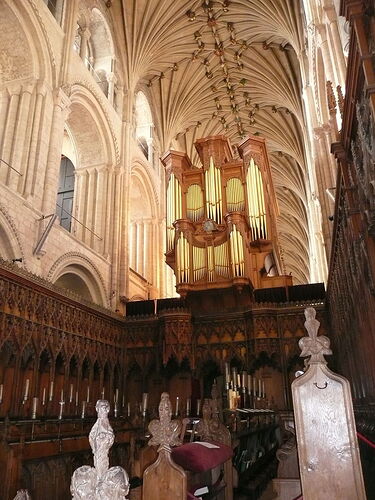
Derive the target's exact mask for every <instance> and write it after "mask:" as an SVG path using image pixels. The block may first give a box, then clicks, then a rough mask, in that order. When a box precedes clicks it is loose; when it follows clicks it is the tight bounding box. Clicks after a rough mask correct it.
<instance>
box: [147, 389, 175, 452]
mask: <svg viewBox="0 0 375 500" xmlns="http://www.w3.org/2000/svg"><path fill="white" fill-rule="evenodd" d="M171 417H172V405H171V402H170V400H169V394H168V393H167V392H163V394H162V395H161V398H160V403H159V418H160V420H151V422H150V423H149V425H148V430H149V431H150V433H151V435H152V437H151V439H150V440H149V442H148V444H149V446H157V445H159V450H161V449H170V447H171V446H179V445H180V444H181V439H180V438H179V434H180V428H181V422H180V421H179V420H171ZM159 450H158V451H159Z"/></svg>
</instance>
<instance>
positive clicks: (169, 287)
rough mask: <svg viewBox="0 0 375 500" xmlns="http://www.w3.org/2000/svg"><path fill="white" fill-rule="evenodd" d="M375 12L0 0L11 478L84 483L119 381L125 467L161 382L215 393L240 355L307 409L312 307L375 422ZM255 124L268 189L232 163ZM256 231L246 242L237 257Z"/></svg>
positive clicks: (265, 3)
mask: <svg viewBox="0 0 375 500" xmlns="http://www.w3.org/2000/svg"><path fill="white" fill-rule="evenodd" d="M374 10H375V5H374V2H373V0H355V1H354V0H341V1H340V0H220V1H216V0H212V1H211V0H210V1H209V0H202V1H200V2H196V1H193V0H174V1H172V0H148V1H146V2H145V1H143V0H131V1H125V0H110V1H104V0H77V1H68V0H48V1H47V0H0V195H1V196H0V290H1V294H0V322H1V328H0V429H1V431H0V432H1V435H2V438H3V439H2V440H1V446H0V462H1V464H2V467H1V477H2V479H3V480H2V481H0V497H1V498H13V496H14V495H15V493H16V491H17V489H19V488H21V487H24V488H28V489H29V490H30V491H31V492H32V498H37V499H38V498H40V499H42V498H49V499H52V498H56V499H64V498H67V497H68V496H69V493H68V492H69V480H70V479H69V478H70V475H71V473H72V471H73V470H74V469H75V468H76V467H77V466H79V465H80V464H83V463H87V462H88V461H89V447H88V442H87V439H86V436H87V434H88V429H89V428H90V425H91V424H92V420H93V416H94V406H93V401H94V400H96V399H97V398H98V397H100V396H102V395H103V394H104V396H105V397H107V398H108V399H110V400H111V401H113V400H114V398H115V399H116V404H117V405H118V407H119V409H118V412H119V418H117V419H114V427H115V431H116V439H117V444H116V446H115V448H114V451H113V455H114V461H116V464H123V465H124V464H125V466H126V467H128V464H129V457H130V455H129V454H130V447H129V441H130V436H131V433H130V431H129V421H130V418H128V417H129V415H131V416H134V414H135V413H136V412H137V411H138V409H139V402H140V401H141V399H142V394H143V393H148V395H149V396H148V397H149V399H148V405H149V412H150V415H151V413H152V410H153V408H155V407H156V405H157V402H158V401H159V397H160V394H161V392H162V391H163V390H168V391H169V392H170V395H171V399H172V400H173V401H175V400H176V398H177V397H179V398H180V402H181V404H184V405H186V401H187V400H189V399H191V398H195V403H194V404H196V400H197V399H200V398H203V397H206V396H207V394H208V393H209V391H210V386H211V384H212V382H213V381H214V379H217V380H220V377H222V376H223V374H224V367H225V364H226V363H229V364H230V365H231V366H232V368H236V369H237V370H238V371H247V372H248V373H249V374H251V375H252V377H254V379H257V380H259V381H261V382H262V384H263V385H262V386H261V387H262V388H263V392H265V393H266V394H267V404H268V405H269V406H271V407H272V408H274V409H275V410H291V409H292V402H291V393H290V384H291V382H292V380H293V378H294V373H295V372H296V371H297V370H299V369H302V368H303V362H302V361H301V359H300V358H299V349H298V339H299V338H300V337H301V336H303V335H304V326H303V322H304V319H303V309H304V307H305V306H306V305H313V306H314V307H315V308H316V310H317V313H318V318H319V321H320V322H321V333H324V334H326V335H327V336H329V337H330V338H331V343H332V348H333V351H334V357H333V362H332V363H333V365H334V366H335V368H336V370H337V371H338V372H340V373H341V374H343V375H344V376H346V377H347V378H348V379H349V381H350V384H351V389H352V394H353V400H354V404H355V409H356V412H357V415H360V418H362V419H364V420H366V419H367V420H366V421H373V418H374V414H373V408H374V406H373V405H374V403H375V389H374V388H375V365H374V363H373V360H374V357H375V326H374V324H375V321H374V320H375V230H374V227H375V193H374V185H375V171H374V160H375V132H374V131H375V127H374V123H375V97H374V96H375V93H374V92H375V91H374V89H375V71H374V67H375V64H374V46H375V42H374V39H375V38H374V33H375V17H374ZM218 137H219V139H217V141H219V142H220V140H223V141H226V144H227V145H226V146H225V148H228V151H229V153H228V154H227V156H226V157H225V158H226V160H225V163H227V164H228V165H229V164H230V167H228V172H229V170H230V169H231V170H230V172H232V174H230V175H229V173H228V174H225V175H226V177H225V175H224V173H223V177H222V182H223V184H222V186H221V185H220V195H219V194H217V193H219V187H218V184H215V182H219V181H213V182H214V184H215V186H214V188H213V191H215V190H216V191H215V193H216V194H215V195H211V196H214V199H213V201H212V200H211V201H209V200H208V195H207V205H204V206H205V207H206V208H204V206H203V201H202V204H201V205H199V203H200V202H199V200H200V199H202V200H203V196H206V195H203V194H202V193H203V188H202V190H201V188H200V186H201V184H202V185H203V184H204V182H206V184H207V181H204V179H205V178H206V177H207V176H209V175H210V174H209V173H208V172H209V169H210V168H211V166H210V165H211V163H212V165H213V166H212V169H213V171H216V170H219V169H218V168H216V169H215V168H214V167H215V165H214V162H218V161H219V160H218V158H219V156H220V155H219V153H217V151H216V150H215V151H216V152H215V151H214V150H210V153H209V155H211V160H210V159H208V160H207V158H208V156H205V154H206V153H204V152H203V153H202V151H203V149H204V147H205V146H203V145H202V144H203V142H202V141H201V140H203V138H218ZM220 138H221V139H220ZM224 138H225V139H224ZM248 138H250V139H249V140H250V142H251V140H252V139H251V138H253V143H254V144H255V143H257V142H259V143H262V144H263V143H264V144H265V148H266V149H265V151H266V153H264V155H266V157H267V159H266V160H264V161H265V163H264V165H263V164H262V165H260V164H259V161H258V160H257V159H256V158H259V156H258V157H256V156H254V158H255V160H254V161H255V163H256V162H257V161H258V165H255V167H254V168H255V169H256V172H258V169H257V167H259V172H260V173H257V174H254V175H255V176H256V175H258V176H260V179H261V180H262V178H263V184H262V182H261V181H259V185H258V187H257V188H256V189H255V188H250V187H249V186H251V182H250V181H248V180H247V179H248V176H247V174H245V173H243V177H242V183H241V182H238V181H239V178H241V175H242V174H241V175H240V174H238V177H237V178H236V177H235V176H236V175H237V174H233V172H234V171H235V169H236V168H237V169H240V167H239V165H240V163H241V161H242V160H243V159H244V161H245V160H246V158H247V156H246V155H247V152H246V147H247V146H246V144H247V142H246V141H247V140H248ZM210 140H211V139H210ZM215 140H216V139H215ZM200 141H201V142H200ZM215 147H216V146H215ZM223 147H224V146H223ZM225 148H224V149H225ZM212 151H214V152H212ZM220 154H221V153H220ZM262 154H263V153H262ZM207 155H208V153H207ZM215 155H216V156H215ZM262 158H263V159H264V158H265V156H263V157H262ZM161 159H162V160H161ZM206 160H207V161H208V163H207V165H206V163H205V162H206ZM210 161H211V163H210ZM220 161H221V160H220ZM246 161H247V160H246ZM249 161H250V160H249ZM173 162H174V163H173ZM216 166H217V164H216ZM225 168H227V167H225ZM241 168H242V167H241ZM247 168H248V167H247V166H246V169H247ZM249 170H250V167H249V169H248V171H249ZM187 171H189V172H190V173H189V172H187ZM254 171H255V170H254ZM223 172H224V170H223ZM243 172H245V170H244V171H243ZM203 173H204V174H205V176H206V177H205V176H204V175H203ZM189 175H190V177H191V178H193V177H194V175H195V177H194V181H191V182H190V181H189V182H190V184H189V182H188V181H187V180H186V179H188V178H189ZM215 175H216V174H215ZM217 175H219V174H217ZM249 175H250V174H249ZM230 176H232V177H230ZM262 176H263V177H262ZM267 176H268V177H267ZM255 178H257V179H259V177H253V179H255ZM215 179H216V177H215ZM220 182H221V181H220ZM254 182H255V181H254ZM257 182H258V181H257ZM200 183H201V184H200ZM172 184H173V186H172ZM207 185H208V184H207ZM229 185H231V186H234V185H236V186H237V188H236V189H237V191H236V190H234V191H233V193H234V194H233V193H232V194H230V195H229V194H227V193H228V192H229V187H228V186H229ZM263 185H264V191H263ZM170 186H172V187H173V193H174V195H175V193H177V194H180V195H181V197H180V199H181V200H183V201H181V206H180V202H179V201H178V202H176V201H175V200H177V199H178V198H175V199H174V201H172V202H171V199H172V198H169V197H168V196H167V191H168V189H169V187H170ZM192 186H193V187H192ZM259 186H261V187H259ZM211 187H212V186H211ZM221 188H222V191H221ZM171 189H172V188H171ZM251 189H252V191H251ZM260 189H262V192H260V191H259V190H260ZM178 190H180V191H178ZM249 190H250V191H251V193H252V194H253V195H254V196H255V195H256V196H258V198H259V199H262V200H263V202H262V203H265V205H266V206H267V213H262V214H260V215H259V214H258V215H256V217H259V219H257V221H258V222H257V223H256V224H264V225H263V226H262V237H257V238H255V237H254V238H253V241H250V236H248V235H249V234H250V232H251V231H252V230H253V229H254V228H253V226H251V224H250V226H251V227H250V226H249V227H250V229H249V228H248V229H247V230H245V229H244V227H245V226H244V224H245V223H242V222H239V221H240V215H239V212H240V211H241V210H242V211H243V212H244V213H245V212H246V210H248V211H251V210H252V208H251V203H252V202H251V196H250V195H249V197H248V198H246V199H245V194H244V193H248V192H249ZM171 192H172V191H171ZM221 192H222V193H224V194H223V199H221V198H220V196H221ZM192 193H193V194H192ZM194 193H195V194H194ZM239 193H242V194H239ZM263 193H264V196H263ZM176 196H177V195H176ZM241 196H242V198H241ZM189 197H190V198H189ZM201 197H202V198H201ZM215 197H216V198H215ZM263 198H264V199H263ZM185 200H188V201H185ZM189 200H190V201H189ZM197 200H198V201H197ZM189 203H190V205H189ZM221 203H222V204H223V205H220V207H221V206H229V205H230V203H232V205H231V206H235V204H236V203H237V204H239V205H238V206H241V207H243V208H242V209H241V210H240V209H239V208H236V209H233V210H232V211H233V212H236V213H235V215H233V214H232V215H233V216H232V215H231V214H228V213H223V214H222V219H220V220H219V219H218V220H216V221H215V216H214V215H212V216H209V215H208V212H205V210H207V211H208V210H213V209H212V207H213V206H215V207H216V205H217V206H218V205H219V204H221ZM215 204H216V205H215ZM209 207H211V208H209ZM269 207H271V208H269ZM268 209H269V210H270V211H269V212H268ZM189 210H190V212H189ZM215 210H216V208H215ZM220 210H221V208H220ZM200 211H201V212H200ZM230 211H231V210H230V209H228V212H230ZM193 212H194V215H193V216H191V217H190V216H189V215H186V216H185V214H186V213H190V214H191V213H193ZM212 213H213V212H212ZM168 214H172V215H173V214H174V215H175V216H174V217H172V216H171V217H172V218H169V215H168ZM182 214H184V216H183V215H182ZM197 214H198V215H197ZM199 214H201V215H199ZM189 217H190V219H189ZM236 217H237V218H236ZM241 217H242V216H241ZM244 217H245V216H244ZM249 217H250V219H248V220H251V217H252V215H251V213H250V215H249ZM254 217H255V215H254ZM261 217H263V218H264V221H263V219H262V221H263V222H259V220H260V218H261ZM241 220H242V219H241ZM243 220H245V219H243ZM254 220H255V219H254ZM266 223H267V224H266ZM241 224H242V225H241ZM266 225H267V228H268V231H269V233H268V234H271V235H272V237H270V236H267V237H266V236H265V234H266ZM254 227H255V226H254ZM257 227H258V229H259V227H260V226H259V225H258V226H257ZM236 228H238V232H237V229H236ZM194 231H195V232H194ZM220 231H222V233H220ZM226 231H228V241H226V240H225V241H224V239H223V238H224V236H223V238H222V239H220V238H221V236H220V235H221V234H224V233H225V232H226ZM246 231H247V232H246ZM249 231H250V232H249ZM259 231H260V230H259ZM234 234H236V236H233V235H234ZM259 234H260V233H259ZM167 235H172V237H171V238H172V239H171V241H172V240H173V242H176V254H174V253H173V251H174V250H173V251H172V248H171V247H168V239H167ZM246 235H247V236H248V238H249V239H248V240H247V239H246V238H247V236H246ZM168 237H169V236H168ZM215 238H216V240H215ZM234 238H237V240H236V241H237V242H238V241H241V242H242V243H243V248H242V247H241V250H240V249H238V252H240V251H241V252H242V251H243V252H245V254H246V252H248V256H247V254H246V255H245V256H244V257H243V259H242V260H241V256H240V253H238V254H237V257H238V259H239V261H238V262H237V263H234V262H231V264H232V266H233V268H231V267H230V264H229V263H228V266H227V268H225V269H224V267H225V266H224V265H223V262H224V260H225V258H226V257H225V256H226V255H227V254H226V253H225V252H229V250H228V249H231V248H232V247H231V246H230V245H233V244H234V243H233V241H234ZM214 240H215V241H216V243H212V242H213V241H214ZM197 242H198V243H197ZM208 242H211V243H208ZM217 242H219V243H217ZM211 244H212V246H210V245H211ZM179 245H180V246H179ZM182 245H185V247H184V248H190V250H189V252H190V253H189V255H190V256H193V255H194V256H195V257H196V258H197V259H198V257H199V259H201V262H203V261H204V262H205V263H204V265H203V264H202V269H203V267H204V268H207V275H205V276H206V278H204V279H202V280H201V281H200V285H199V286H198V287H196V286H195V284H194V283H192V281H193V279H192V278H189V279H190V281H189V279H188V278H187V276H193V275H194V276H198V277H199V276H201V275H200V274H199V273H200V272H201V267H199V264H194V263H193V260H192V259H193V257H189V258H190V260H189V258H188V256H187V253H186V254H182V253H180V254H179V253H178V252H179V251H181V252H182V250H178V248H181V246H182ZM189 245H190V246H189ZM194 245H195V246H194ZM219 245H220V248H221V249H219ZM209 248H211V249H212V253H210V250H209ZM233 248H234V247H233ZM236 248H237V247H236ZM238 248H239V247H238ZM243 249H244V250H243ZM236 251H237V250H236ZM205 252H206V253H205ZM181 255H184V257H183V258H182V257H181ZM210 255H213V256H214V257H210ZM260 255H261V257H260ZM197 256H198V257H197ZM203 256H204V257H203ZM195 257H194V258H195ZM213 258H215V259H216V263H215V264H212V266H213V267H212V268H210V265H211V264H210V262H211V261H210V259H213ZM219 259H222V261H220V262H219ZM246 259H248V260H246ZM166 262H168V264H169V265H167V263H166ZM187 262H189V264H187ZM228 262H229V261H228ZM250 264H251V265H250ZM235 265H238V269H242V267H241V266H244V268H246V269H247V268H248V269H249V270H250V271H249V276H258V278H259V279H258V278H257V279H258V281H256V280H254V279H253V278H251V279H247V278H246V279H245V280H243V279H242V278H243V276H242V274H241V273H242V271H241V273H240V272H239V271H238V273H239V274H238V275H236V274H235V273H236V272H237V271H234V268H235ZM181 266H182V267H181ZM183 266H185V267H183ZM188 266H191V270H190V267H189V269H188ZM215 266H217V267H215ZM219 266H221V267H220V272H219V271H217V269H219ZM246 266H248V267H246ZM210 269H211V270H212V269H213V271H212V273H213V274H215V273H216V277H217V278H218V279H217V282H218V283H219V285H220V286H219V285H217V286H216V285H214V284H213V283H214V281H215V279H211V281H210V279H209V278H207V276H208V274H209V272H210ZM223 269H224V271H223ZM189 273H190V274H189ZM220 273H221V275H220ZM225 273H227V274H225ZM231 273H232V274H233V275H232V274H231ZM182 274H183V275H184V278H183V280H185V282H183V286H181V283H182V281H183V280H182V278H181V276H182ZM219 275H220V277H218V276H219ZM224 275H225V278H224V277H223V276H224ZM229 276H231V279H232V278H233V279H232V281H231V282H230V283H229V281H230V279H229V278H228V277H229ZM176 277H177V281H176ZM227 278H228V279H229V281H228V279H227ZM234 278H236V279H234ZM194 279H195V278H194ZM181 280H182V281H181ZM225 280H226V281H225ZM187 281H189V283H186V282H187ZM197 281H199V279H198V278H197ZM176 289H177V290H179V291H180V292H181V296H179V295H178V294H177V292H176ZM35 398H37V400H36V401H37V402H36V403H34V402H33V401H35ZM61 401H63V403H64V404H63V405H61V404H60V403H61ZM83 403H84V405H83ZM35 404H36V405H37V407H36V414H34V418H33V419H32V420H33V422H32V424H31V423H30V418H31V416H32V414H33V410H35V408H34V407H33V405H35ZM83 408H84V409H83ZM61 411H62V412H63V414H62V416H63V418H60V419H59V418H58V416H59V413H60V412H61ZM34 413H35V412H34ZM82 413H83V417H84V418H83V417H82ZM128 413H129V415H128ZM133 423H134V422H133ZM134 425H135V424H134ZM370 427H371V426H370ZM371 429H372V432H374V429H373V427H372V428H371ZM371 429H370V430H371ZM57 436H59V437H61V436H65V437H64V439H65V441H62V440H61V439H60V438H59V439H58V438H57ZM34 441H35V442H34ZM25 443H26V444H25ZM62 443H64V444H62ZM64 447H65V448H64ZM47 474H49V475H50V477H51V478H52V479H51V481H50V485H49V486H48V488H49V489H48V492H47V493H46V492H45V488H46V486H45V484H44V478H45V477H46V475H47ZM43 492H44V493H43ZM45 495H47V496H45Z"/></svg>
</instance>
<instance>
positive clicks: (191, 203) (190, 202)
mask: <svg viewBox="0 0 375 500" xmlns="http://www.w3.org/2000/svg"><path fill="white" fill-rule="evenodd" d="M203 215H204V205H203V193H202V189H201V187H200V186H199V185H198V184H191V185H190V186H189V188H188V191H187V195H186V216H187V218H188V219H190V220H192V221H193V222H196V221H198V220H199V219H201V218H202V217H203Z"/></svg>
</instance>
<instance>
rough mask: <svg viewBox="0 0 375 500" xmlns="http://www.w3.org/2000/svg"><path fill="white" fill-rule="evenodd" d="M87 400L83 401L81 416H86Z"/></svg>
mask: <svg viewBox="0 0 375 500" xmlns="http://www.w3.org/2000/svg"><path fill="white" fill-rule="evenodd" d="M86 404H87V402H86V401H82V413H81V418H85V411H86Z"/></svg>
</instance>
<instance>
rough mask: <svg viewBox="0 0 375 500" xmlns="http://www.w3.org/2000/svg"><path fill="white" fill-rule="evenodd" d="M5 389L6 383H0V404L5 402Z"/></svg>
mask: <svg viewBox="0 0 375 500" xmlns="http://www.w3.org/2000/svg"><path fill="white" fill-rule="evenodd" d="M3 390H4V385H3V384H0V405H1V403H2V402H3Z"/></svg>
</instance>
